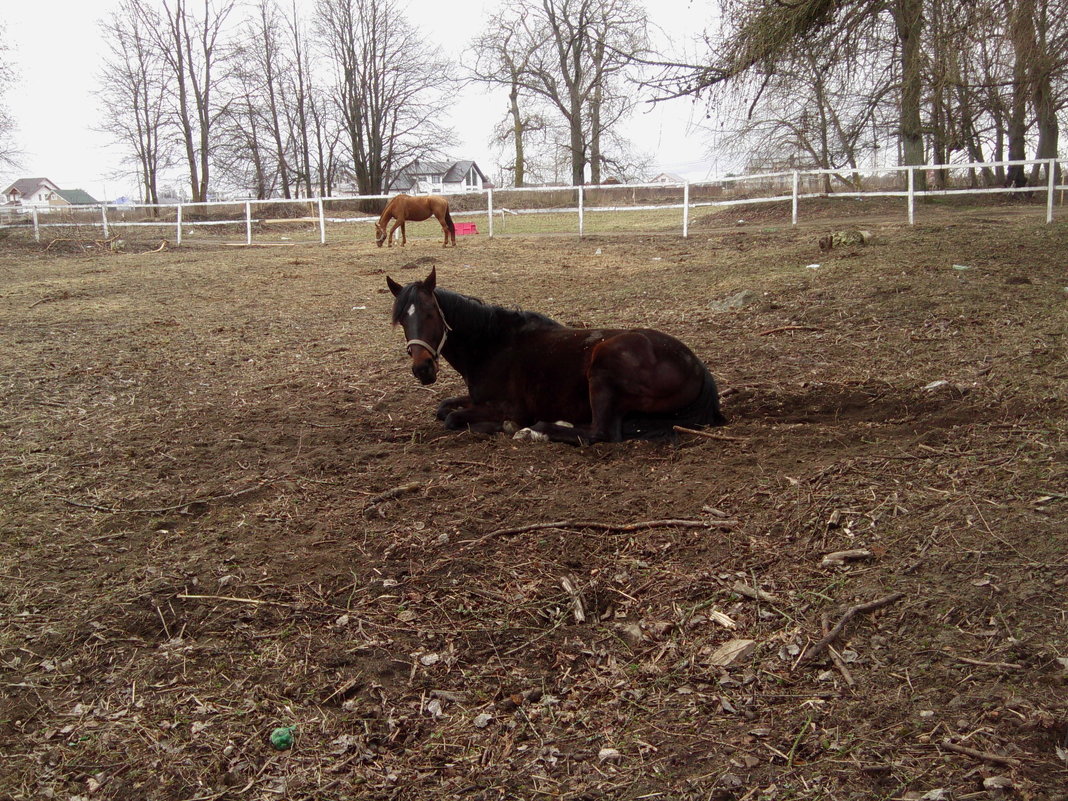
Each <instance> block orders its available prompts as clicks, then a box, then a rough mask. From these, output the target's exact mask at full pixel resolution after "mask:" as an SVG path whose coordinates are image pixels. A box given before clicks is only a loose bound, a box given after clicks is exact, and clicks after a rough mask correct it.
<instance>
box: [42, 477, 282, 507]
mask: <svg viewBox="0 0 1068 801" xmlns="http://www.w3.org/2000/svg"><path fill="white" fill-rule="evenodd" d="M268 483H269V482H266V481H264V482H261V483H259V484H257V485H256V486H254V487H246V488H245V489H243V490H237V491H236V492H228V493H226V494H225V495H209V496H208V497H206V498H191V499H190V500H188V501H185V502H184V503H176V504H175V505H174V506H160V507H158V508H156V509H123V508H122V507H121V506H101V505H99V504H95V503H79V502H78V501H72V500H71V499H70V498H64V497H62V496H61V495H53V496H52V497H54V498H59V499H60V500H61V501H63V502H64V503H69V504H70V505H71V506H78V507H80V508H82V509H92V510H94V511H97V512H108V513H110V514H122V513H124V512H126V513H129V514H157V513H160V512H173V511H175V510H177V509H184V508H185V507H187V506H192V505H193V504H194V503H211V502H212V501H221V500H224V499H226V498H236V497H237V496H238V495H245V494H246V493H249V492H254V491H255V490H258V489H260V488H261V487H265V486H267V484H268Z"/></svg>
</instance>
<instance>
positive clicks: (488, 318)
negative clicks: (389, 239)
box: [393, 282, 560, 340]
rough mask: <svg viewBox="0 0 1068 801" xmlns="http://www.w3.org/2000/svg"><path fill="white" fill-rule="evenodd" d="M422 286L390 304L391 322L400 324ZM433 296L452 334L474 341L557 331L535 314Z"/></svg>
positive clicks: (448, 294) (442, 293)
mask: <svg viewBox="0 0 1068 801" xmlns="http://www.w3.org/2000/svg"><path fill="white" fill-rule="evenodd" d="M420 283H421V282H416V283H413V284H408V285H407V286H406V287H404V289H402V290H401V293H400V294H399V295H397V300H396V302H394V304H393V322H394V323H395V324H396V323H399V322H400V321H401V320H402V319H403V317H404V310H405V309H407V308H408V306H409V305H411V304H412V303H413V302H414V301H415V295H416V293H417V292H418V291H419V285H420ZM434 295H435V297H437V299H438V304H439V305H440V306H441V312H442V314H444V315H445V320H446V321H447V322H448V324H449V326H450V327H451V328H452V329H453V330H454V331H462V332H464V333H465V334H469V335H471V336H472V337H473V338H475V339H476V340H478V339H489V340H495V339H500V338H501V337H502V336H503V335H505V334H508V333H511V332H514V331H517V330H519V329H521V328H525V327H531V328H546V327H548V328H556V327H558V326H560V323H558V322H556V320H553V319H552V318H551V317H546V316H545V315H544V314H539V313H538V312H532V311H523V310H521V309H506V308H504V307H503V306H494V305H493V304H492V303H486V302H485V301H483V300H480V299H479V298H474V297H471V296H469V295H461V294H460V293H458V292H452V291H450V290H448V289H440V288H438V289H435V290H434Z"/></svg>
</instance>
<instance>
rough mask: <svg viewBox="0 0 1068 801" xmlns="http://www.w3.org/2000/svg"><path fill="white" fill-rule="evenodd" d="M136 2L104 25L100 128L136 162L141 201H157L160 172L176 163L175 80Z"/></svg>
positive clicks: (130, 1)
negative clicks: (172, 132) (171, 126)
mask: <svg viewBox="0 0 1068 801" xmlns="http://www.w3.org/2000/svg"><path fill="white" fill-rule="evenodd" d="M137 5H138V3H137V0H123V2H122V3H121V4H120V5H119V7H118V9H116V11H115V12H114V14H113V15H112V16H111V18H110V19H108V20H105V21H104V22H102V23H101V26H100V28H101V33H102V34H103V38H104V40H105V41H106V42H107V46H108V55H107V56H106V58H105V61H104V72H103V74H102V75H101V77H100V82H101V88H100V90H99V92H98V96H99V98H100V102H101V106H102V109H103V112H104V122H103V124H102V126H101V128H102V130H104V131H105V132H107V133H110V134H111V135H112V136H113V137H114V138H115V140H116V142H118V143H119V144H120V145H121V146H122V147H123V149H124V150H125V153H126V160H127V161H128V162H129V163H132V164H133V165H134V166H135V168H136V172H137V176H138V182H139V183H140V185H141V197H142V200H143V201H144V202H145V203H152V204H156V203H159V189H158V182H159V177H160V171H161V170H162V169H165V168H166V167H168V166H170V163H171V162H170V157H171V151H170V148H169V146H168V141H167V138H166V136H165V123H166V118H167V99H168V95H169V92H170V89H171V84H170V83H169V75H168V71H167V63H166V59H165V57H164V55H163V53H162V52H160V50H159V47H158V42H156V41H154V40H153V38H152V36H151V35H150V33H149V31H148V30H146V27H145V21H144V19H145V18H144V17H143V16H142V15H140V14H138V13H137V8H136V6H137Z"/></svg>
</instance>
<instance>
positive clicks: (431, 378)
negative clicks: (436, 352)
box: [412, 359, 438, 386]
mask: <svg viewBox="0 0 1068 801" xmlns="http://www.w3.org/2000/svg"><path fill="white" fill-rule="evenodd" d="M412 375H414V376H415V377H416V378H418V379H419V383H420V384H422V385H423V386H427V385H429V384H433V383H434V382H435V381H437V380H438V366H437V365H436V364H434V360H433V359H427V360H426V361H422V362H415V363H414V364H413V365H412Z"/></svg>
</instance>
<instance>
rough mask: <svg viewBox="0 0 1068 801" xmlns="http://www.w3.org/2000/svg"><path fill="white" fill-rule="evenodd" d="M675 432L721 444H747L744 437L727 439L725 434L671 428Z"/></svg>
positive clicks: (683, 427) (678, 427)
mask: <svg viewBox="0 0 1068 801" xmlns="http://www.w3.org/2000/svg"><path fill="white" fill-rule="evenodd" d="M672 428H674V429H675V430H676V431H678V432H679V433H681V434H693V435H694V436H695V437H704V438H705V439H718V440H720V441H722V442H748V441H749V440H748V438H746V437H728V436H727V435H726V434H713V433H711V432H709V431H700V430H698V429H696V428H686V427H685V426H672Z"/></svg>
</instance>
